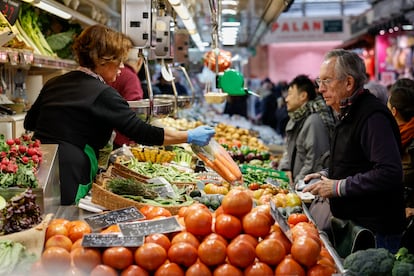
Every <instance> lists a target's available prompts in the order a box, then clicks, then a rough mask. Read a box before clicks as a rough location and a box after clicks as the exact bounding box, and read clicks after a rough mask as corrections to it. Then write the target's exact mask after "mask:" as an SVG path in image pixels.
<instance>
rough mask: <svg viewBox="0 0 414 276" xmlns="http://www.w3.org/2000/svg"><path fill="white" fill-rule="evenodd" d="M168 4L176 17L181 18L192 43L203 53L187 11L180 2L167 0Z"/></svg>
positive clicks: (178, 0) (201, 44)
mask: <svg viewBox="0 0 414 276" xmlns="http://www.w3.org/2000/svg"><path fill="white" fill-rule="evenodd" d="M168 2H169V3H170V4H171V6H172V7H173V9H174V11H175V12H176V13H177V15H178V17H180V18H181V20H182V22H183V24H184V26H185V28H186V29H187V31H188V33H189V34H190V36H191V39H192V40H193V42H194V43H195V44H196V45H197V47H198V48H199V49H200V50H201V51H204V45H203V42H202V41H201V37H200V35H199V33H198V31H197V26H196V24H195V23H194V20H193V18H192V16H191V14H190V12H189V11H188V8H187V7H186V6H185V5H183V2H182V1H181V0H168Z"/></svg>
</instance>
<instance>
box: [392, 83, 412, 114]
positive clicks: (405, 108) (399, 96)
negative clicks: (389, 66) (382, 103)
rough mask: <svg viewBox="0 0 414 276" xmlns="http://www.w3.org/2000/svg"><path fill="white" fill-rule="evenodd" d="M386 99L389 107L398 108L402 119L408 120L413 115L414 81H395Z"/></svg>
mask: <svg viewBox="0 0 414 276" xmlns="http://www.w3.org/2000/svg"><path fill="white" fill-rule="evenodd" d="M388 101H389V104H390V105H391V107H395V109H397V110H398V112H399V113H400V115H401V117H402V118H403V120H404V121H406V122H408V121H410V119H411V118H412V117H414V104H413V103H414V81H412V80H410V81H407V80H403V81H400V82H398V81H397V82H396V83H395V84H394V85H393V86H392V87H391V89H390V97H389V99H388Z"/></svg>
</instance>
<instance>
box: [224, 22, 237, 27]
mask: <svg viewBox="0 0 414 276" xmlns="http://www.w3.org/2000/svg"><path fill="white" fill-rule="evenodd" d="M221 26H222V27H239V26H240V22H223V23H221Z"/></svg>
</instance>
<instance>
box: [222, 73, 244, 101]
mask: <svg viewBox="0 0 414 276" xmlns="http://www.w3.org/2000/svg"><path fill="white" fill-rule="evenodd" d="M218 86H219V87H220V88H221V89H222V90H223V91H224V92H225V93H227V94H229V95H230V96H244V95H246V89H245V88H244V78H243V76H242V74H240V72H239V71H236V70H234V69H227V70H226V71H224V73H223V74H222V75H220V76H219V79H218Z"/></svg>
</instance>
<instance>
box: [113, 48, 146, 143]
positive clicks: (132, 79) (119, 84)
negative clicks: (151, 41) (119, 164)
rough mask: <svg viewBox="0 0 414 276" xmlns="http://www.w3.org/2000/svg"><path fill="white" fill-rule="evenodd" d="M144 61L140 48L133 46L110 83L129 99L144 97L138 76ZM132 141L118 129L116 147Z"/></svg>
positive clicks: (134, 99)
mask: <svg viewBox="0 0 414 276" xmlns="http://www.w3.org/2000/svg"><path fill="white" fill-rule="evenodd" d="M142 62H143V60H142V57H139V56H138V49H136V48H131V49H130V50H129V52H128V57H127V59H126V60H125V63H124V67H123V68H122V67H121V73H120V74H119V76H118V77H117V78H116V80H115V81H114V82H110V83H108V84H109V85H110V86H112V87H113V88H115V89H116V91H118V92H119V94H121V96H122V97H123V98H124V99H125V100H127V101H138V100H141V99H142V98H143V94H144V92H143V90H142V87H141V81H140V80H139V78H138V72H139V70H140V69H141V66H142ZM132 143H135V142H134V141H132V140H130V139H128V137H126V136H125V135H122V134H121V133H119V131H116V137H115V140H114V148H119V147H122V145H123V144H125V145H130V144H132Z"/></svg>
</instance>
